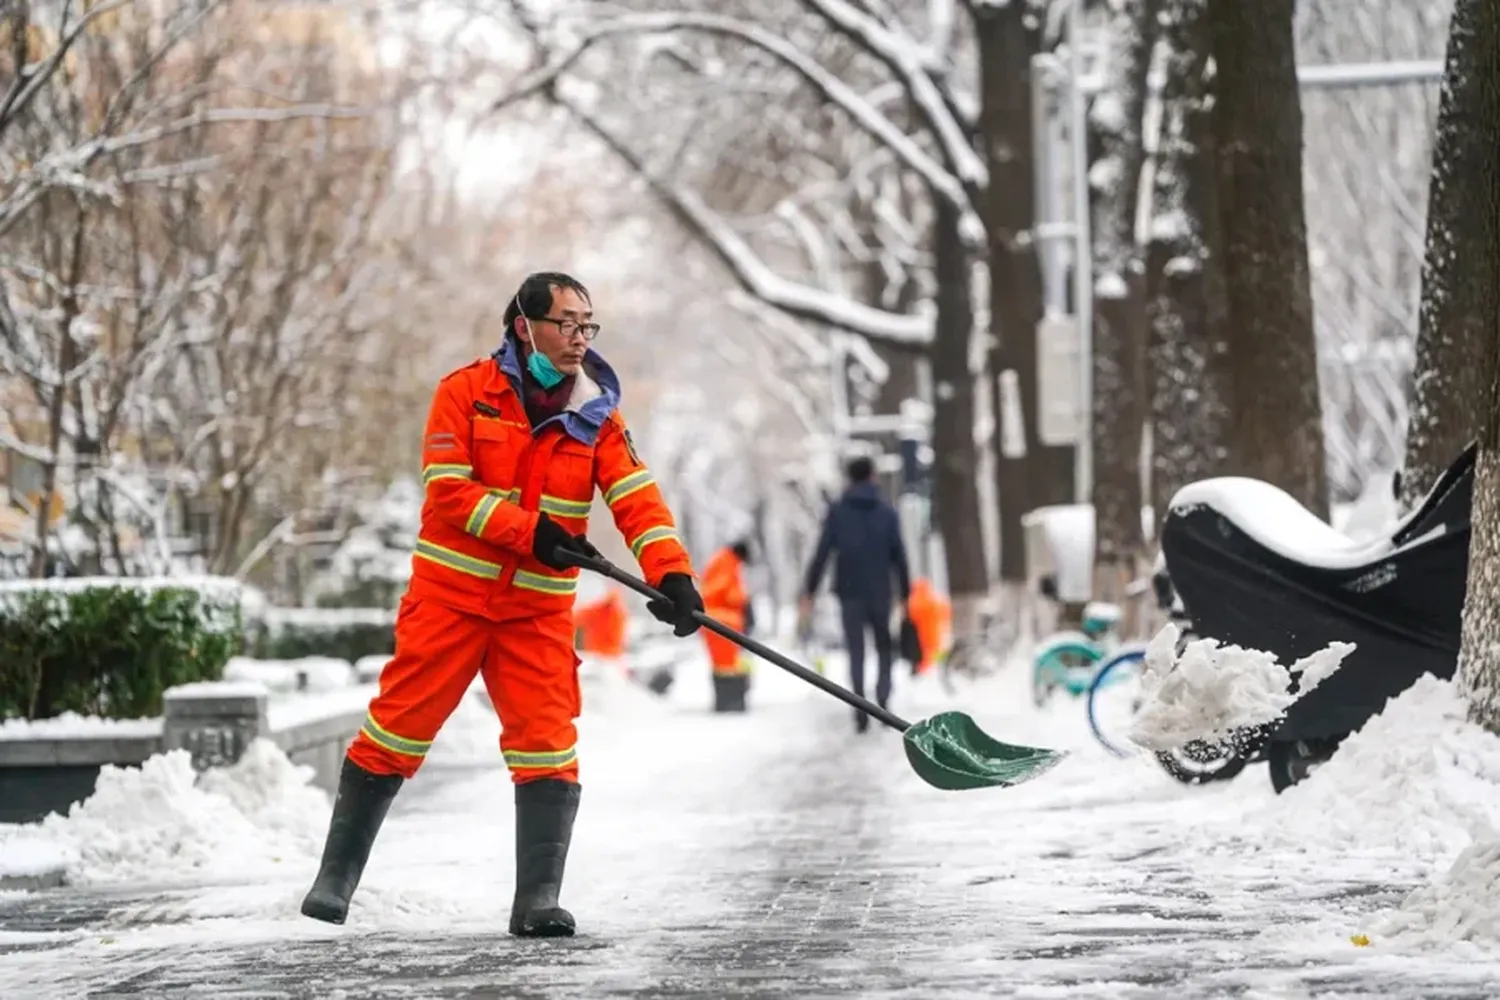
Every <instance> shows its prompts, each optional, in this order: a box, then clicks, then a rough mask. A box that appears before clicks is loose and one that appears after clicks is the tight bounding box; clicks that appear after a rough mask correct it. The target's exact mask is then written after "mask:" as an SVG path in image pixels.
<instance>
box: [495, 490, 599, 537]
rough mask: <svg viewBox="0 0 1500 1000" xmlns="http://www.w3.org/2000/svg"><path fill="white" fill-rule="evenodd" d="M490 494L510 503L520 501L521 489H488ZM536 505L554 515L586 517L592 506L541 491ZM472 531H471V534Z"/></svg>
mask: <svg viewBox="0 0 1500 1000" xmlns="http://www.w3.org/2000/svg"><path fill="white" fill-rule="evenodd" d="M490 495H491V496H494V497H499V498H500V499H501V500H508V501H510V502H511V503H517V504H518V503H520V502H521V491H520V490H518V489H509V490H490ZM538 506H539V507H540V508H541V509H542V510H544V511H546V512H547V513H548V514H551V515H553V516H554V517H588V516H589V511H590V510H591V509H592V508H593V502H592V501H590V500H564V499H563V498H562V497H555V496H551V495H550V494H547V493H543V494H542V499H541V503H540V504H538ZM472 533H473V532H471V534H472Z"/></svg>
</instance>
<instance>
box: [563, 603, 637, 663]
mask: <svg viewBox="0 0 1500 1000" xmlns="http://www.w3.org/2000/svg"><path fill="white" fill-rule="evenodd" d="M573 620H574V621H575V622H577V624H578V634H579V640H578V643H577V645H578V648H579V649H581V650H584V651H585V652H589V653H598V654H599V655H601V656H621V655H623V654H624V652H625V633H626V630H627V629H628V627H629V625H630V612H629V611H628V610H626V607H625V599H624V598H623V597H621V596H620V592H619V591H617V590H611V591H610V592H609V594H608V596H606V597H604V598H603V599H602V600H598V601H595V602H594V603H593V604H589V605H587V606H585V607H581V608H579V609H578V610H577V611H575V612H574V615H573Z"/></svg>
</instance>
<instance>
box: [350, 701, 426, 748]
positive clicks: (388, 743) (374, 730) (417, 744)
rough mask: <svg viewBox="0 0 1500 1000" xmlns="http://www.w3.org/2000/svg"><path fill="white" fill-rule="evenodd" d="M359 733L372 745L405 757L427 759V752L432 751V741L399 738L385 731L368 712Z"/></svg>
mask: <svg viewBox="0 0 1500 1000" xmlns="http://www.w3.org/2000/svg"><path fill="white" fill-rule="evenodd" d="M359 731H360V732H362V733H364V734H365V736H366V737H367V738H368V739H369V740H370V742H371V743H374V744H376V745H377V746H381V747H384V748H385V749H387V750H389V751H391V752H392V753H399V754H401V755H402V756H404V757H425V756H427V751H428V750H430V749H432V741H431V740H409V739H407V738H406V737H404V736H397V735H396V734H394V733H392V732H390V731H388V730H386V729H383V728H382V727H381V725H380V723H378V722H376V721H375V716H374V715H371V714H370V713H368V712H367V713H365V724H364V725H363V726H361V727H360V729H359Z"/></svg>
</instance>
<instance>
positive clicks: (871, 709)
mask: <svg viewBox="0 0 1500 1000" xmlns="http://www.w3.org/2000/svg"><path fill="white" fill-rule="evenodd" d="M566 556H567V559H568V561H570V562H572V563H573V564H574V565H575V566H578V567H579V568H580V569H587V570H591V571H593V572H595V573H598V574H599V575H600V576H607V577H609V578H610V579H611V580H613V581H615V582H616V583H618V584H621V585H623V586H626V587H629V588H630V589H631V590H633V591H635V592H636V593H637V594H640V595H642V596H643V597H645V598H647V599H648V600H652V601H661V602H662V603H664V604H670V603H672V602H671V601H669V600H667V598H666V597H665V596H664V595H663V594H662V593H661V591H659V590H657V589H656V588H655V587H653V586H651V585H650V584H649V583H647V582H646V581H645V580H641V579H637V578H636V577H634V576H631V575H630V574H629V573H627V572H625V571H624V570H622V569H620V568H619V567H618V566H616V565H615V564H614V563H612V562H610V561H609V560H607V559H604V558H602V557H600V558H598V559H594V558H592V557H590V556H585V555H576V554H574V553H571V552H569V553H567V554H566ZM693 620H694V621H696V622H697V623H698V624H699V625H701V626H703V627H704V628H706V629H708V630H709V631H710V632H713V633H715V634H717V635H721V636H723V637H724V638H726V639H728V640H729V641H730V642H732V643H734V644H735V645H736V646H739V647H740V648H741V649H745V650H749V651H750V652H752V653H754V654H755V655H756V656H759V657H760V658H761V659H763V660H767V661H769V662H771V663H774V664H776V666H778V667H780V668H781V669H782V670H785V671H786V672H787V673H789V674H794V675H796V676H797V677H799V678H801V679H802V680H804V681H806V682H807V683H809V684H811V685H812V686H813V687H816V688H821V689H822V690H824V691H826V692H828V693H829V694H831V695H833V696H834V697H835V698H837V699H839V700H840V701H842V702H844V703H845V704H848V705H852V706H854V707H855V708H857V709H859V710H860V711H862V712H867V713H869V714H870V715H873V716H874V717H875V718H877V719H879V720H880V721H881V722H883V723H885V724H886V725H887V726H890V727H891V728H892V729H894V730H896V731H897V732H902V733H904V732H906V731H907V730H908V729H910V728H911V723H909V722H907V721H906V720H904V719H902V718H901V717H900V716H899V715H896V714H895V713H893V712H888V711H886V710H885V709H883V708H881V707H880V706H879V705H877V704H875V703H874V702H873V701H868V700H866V699H864V698H861V697H860V696H859V695H857V694H855V693H854V692H853V691H850V690H848V689H847V688H842V687H840V686H839V685H837V684H835V683H834V682H833V681H831V680H829V679H828V678H826V677H824V676H823V675H822V674H820V673H818V672H817V671H814V670H809V669H807V668H806V667H804V666H803V665H802V664H800V663H797V662H796V661H795V660H790V659H788V658H787V657H785V656H782V655H781V654H780V653H778V652H776V650H774V649H771V648H770V647H768V646H764V645H762V644H760V643H758V642H756V641H755V640H754V639H752V638H750V637H749V636H748V635H742V634H740V633H739V632H736V631H735V630H734V629H732V628H730V627H729V626H728V625H725V624H723V623H722V622H719V621H716V620H714V619H713V618H710V617H708V615H706V614H704V613H703V612H701V611H694V612H693Z"/></svg>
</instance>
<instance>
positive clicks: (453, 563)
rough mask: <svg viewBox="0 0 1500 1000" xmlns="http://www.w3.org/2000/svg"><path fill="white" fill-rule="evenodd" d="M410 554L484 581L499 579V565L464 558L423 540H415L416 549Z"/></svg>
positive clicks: (460, 554)
mask: <svg viewBox="0 0 1500 1000" xmlns="http://www.w3.org/2000/svg"><path fill="white" fill-rule="evenodd" d="M412 554H413V555H415V556H417V557H419V558H421V559H426V560H428V561H430V562H435V563H437V564H438V565H439V566H446V567H448V568H449V569H454V570H458V572H460V573H467V574H469V575H470V576H477V577H482V578H483V579H486V580H498V579H500V564H499V563H492V562H486V561H485V560H483V559H476V558H474V557H473V556H466V555H464V554H463V553H462V552H454V551H453V550H452V549H446V548H444V547H443V546H441V545H435V544H433V543H432V542H429V541H427V539H425V538H419V539H417V547H416V550H415V551H414V552H413V553H412Z"/></svg>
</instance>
